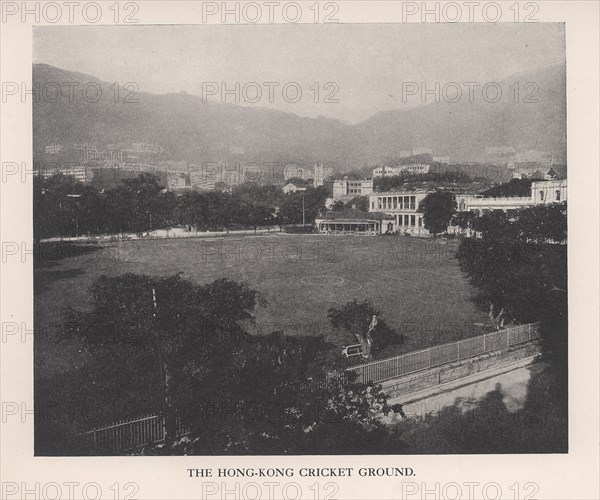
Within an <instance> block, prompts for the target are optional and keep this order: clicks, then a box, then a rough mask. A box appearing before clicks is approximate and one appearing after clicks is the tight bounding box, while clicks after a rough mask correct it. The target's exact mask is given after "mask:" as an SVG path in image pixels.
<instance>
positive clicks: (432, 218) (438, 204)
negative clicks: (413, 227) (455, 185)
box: [419, 191, 457, 238]
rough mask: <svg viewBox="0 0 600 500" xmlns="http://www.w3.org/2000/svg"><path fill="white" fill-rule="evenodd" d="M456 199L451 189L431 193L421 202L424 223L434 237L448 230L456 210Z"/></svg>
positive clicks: (420, 209)
mask: <svg viewBox="0 0 600 500" xmlns="http://www.w3.org/2000/svg"><path fill="white" fill-rule="evenodd" d="M456 206H457V205H456V199H455V197H454V194H452V193H451V192H449V191H435V192H434V193H429V194H428V195H427V196H426V197H425V198H424V199H423V200H422V201H421V203H420V204H419V212H421V213H422V214H423V225H424V226H425V229H427V230H428V231H429V232H430V233H432V234H433V236H434V238H435V236H436V235H437V234H439V233H441V232H444V231H446V229H447V228H448V224H449V223H450V220H451V219H452V216H453V215H454V213H455V211H456Z"/></svg>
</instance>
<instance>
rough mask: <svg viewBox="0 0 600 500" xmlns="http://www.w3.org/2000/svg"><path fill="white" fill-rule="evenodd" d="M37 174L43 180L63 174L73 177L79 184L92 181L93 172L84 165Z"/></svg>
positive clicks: (46, 170)
mask: <svg viewBox="0 0 600 500" xmlns="http://www.w3.org/2000/svg"><path fill="white" fill-rule="evenodd" d="M36 174H37V175H39V176H41V177H43V178H48V177H52V176H53V175H56V174H62V175H66V176H68V177H72V178H73V179H75V180H77V181H79V182H87V181H90V180H91V179H92V172H91V171H90V170H88V169H87V168H86V167H85V166H83V165H77V166H68V167H64V168H48V169H41V170H39V171H37V172H36Z"/></svg>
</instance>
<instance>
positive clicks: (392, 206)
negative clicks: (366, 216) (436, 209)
mask: <svg viewBox="0 0 600 500" xmlns="http://www.w3.org/2000/svg"><path fill="white" fill-rule="evenodd" d="M371 208H373V209H374V208H375V202H374V201H373V202H371ZM377 208H378V209H379V210H415V209H416V208H417V197H416V196H380V197H378V198H377Z"/></svg>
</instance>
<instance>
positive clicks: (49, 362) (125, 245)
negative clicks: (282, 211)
mask: <svg viewBox="0 0 600 500" xmlns="http://www.w3.org/2000/svg"><path fill="white" fill-rule="evenodd" d="M455 251H456V244H455V243H454V242H452V241H450V242H448V243H447V244H442V243H441V242H435V241H433V240H430V239H416V238H410V237H359V236H325V235H285V234H281V233H279V234H272V235H265V236H256V237H253V236H246V237H229V238H212V239H207V238H203V239H201V240H200V239H179V240H178V239H162V240H142V241H124V242H119V243H112V244H103V246H100V247H99V249H98V250H97V251H90V252H88V253H83V254H81V255H72V256H65V258H62V259H59V260H55V259H50V258H46V257H47V256H44V255H41V259H40V260H41V263H40V265H38V266H37V267H36V270H35V273H36V276H35V277H36V285H35V292H36V294H35V306H36V307H35V312H36V333H39V332H41V333H42V335H37V336H36V349H35V350H36V370H39V371H38V372H37V373H36V377H40V376H41V377H44V376H52V375H54V374H59V373H64V372H68V371H70V370H72V369H73V368H75V367H77V365H80V364H81V363H84V362H85V359H84V356H83V354H82V352H83V351H85V349H84V346H82V345H80V344H78V343H77V341H76V340H68V341H67V340H65V341H61V334H60V332H61V328H60V325H61V322H62V321H63V318H64V314H65V311H66V309H67V307H69V306H72V307H81V308H84V307H86V306H87V305H88V304H89V294H88V287H89V286H90V285H91V284H92V283H93V282H94V280H95V279H96V278H97V277H98V276H100V275H103V274H104V275H109V276H116V275H119V274H123V273H127V272H132V273H144V274H151V275H158V276H168V275H172V274H175V273H183V274H182V276H183V277H184V278H186V279H189V280H192V281H194V282H197V283H208V282H211V281H213V280H215V279H217V278H220V277H228V278H231V279H233V280H237V281H245V282H247V283H248V284H249V285H250V286H251V287H252V288H254V289H255V290H257V291H259V292H260V294H261V296H262V297H263V298H264V299H266V300H267V302H268V305H267V306H266V307H259V308H258V309H257V310H256V325H255V326H253V327H252V328H251V330H253V331H255V332H256V333H258V334H263V333H271V332H273V331H281V332H283V333H285V334H290V335H303V334H305V335H315V334H320V335H323V336H325V337H326V338H327V339H328V340H330V341H331V342H333V343H335V344H337V345H339V346H341V345H348V344H354V343H356V341H355V339H353V338H352V337H351V336H349V335H346V334H343V333H340V332H337V333H336V332H333V331H331V328H330V325H329V321H328V319H327V310H328V308H329V307H331V306H336V305H342V304H344V303H346V302H347V301H350V300H352V299H354V298H356V299H358V300H370V301H371V302H372V303H373V304H374V305H375V306H376V307H377V308H378V309H379V310H380V311H381V314H382V318H383V319H385V320H386V321H387V323H388V324H389V325H390V326H391V327H392V328H394V329H396V330H397V331H398V332H399V333H402V334H404V336H405V339H406V340H405V342H404V344H402V345H401V346H398V347H395V348H393V349H391V350H388V351H386V352H383V353H381V355H384V356H388V355H392V354H396V353H398V352H406V351H412V350H416V349H419V348H422V347H426V346H429V345H433V344H440V343H444V342H449V341H452V340H456V339H458V338H464V337H467V336H472V335H477V334H480V333H482V332H483V331H484V330H483V328H485V327H483V326H482V324H483V323H486V320H487V317H486V315H485V314H484V312H482V311H480V310H478V309H477V308H476V307H475V305H474V304H473V303H472V301H471V300H470V298H471V296H472V294H473V292H474V290H473V289H472V288H471V287H470V285H469V284H468V283H467V280H466V279H465V277H464V276H463V275H462V274H461V272H460V270H459V268H458V263H457V261H456V259H455V258H454V252H455ZM340 356H341V354H340ZM354 360H358V358H355V359H354ZM356 362H360V360H358V361H356Z"/></svg>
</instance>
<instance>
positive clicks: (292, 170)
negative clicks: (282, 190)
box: [283, 164, 314, 181]
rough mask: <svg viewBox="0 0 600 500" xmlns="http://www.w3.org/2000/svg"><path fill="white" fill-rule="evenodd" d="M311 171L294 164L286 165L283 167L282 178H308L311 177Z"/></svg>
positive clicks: (287, 179)
mask: <svg viewBox="0 0 600 500" xmlns="http://www.w3.org/2000/svg"><path fill="white" fill-rule="evenodd" d="M313 176H314V174H313V171H312V170H311V169H310V168H302V167H300V166H298V165H296V164H290V165H286V166H285V167H284V168H283V178H284V180H286V181H289V180H290V179H302V180H305V181H307V180H309V179H313Z"/></svg>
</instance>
